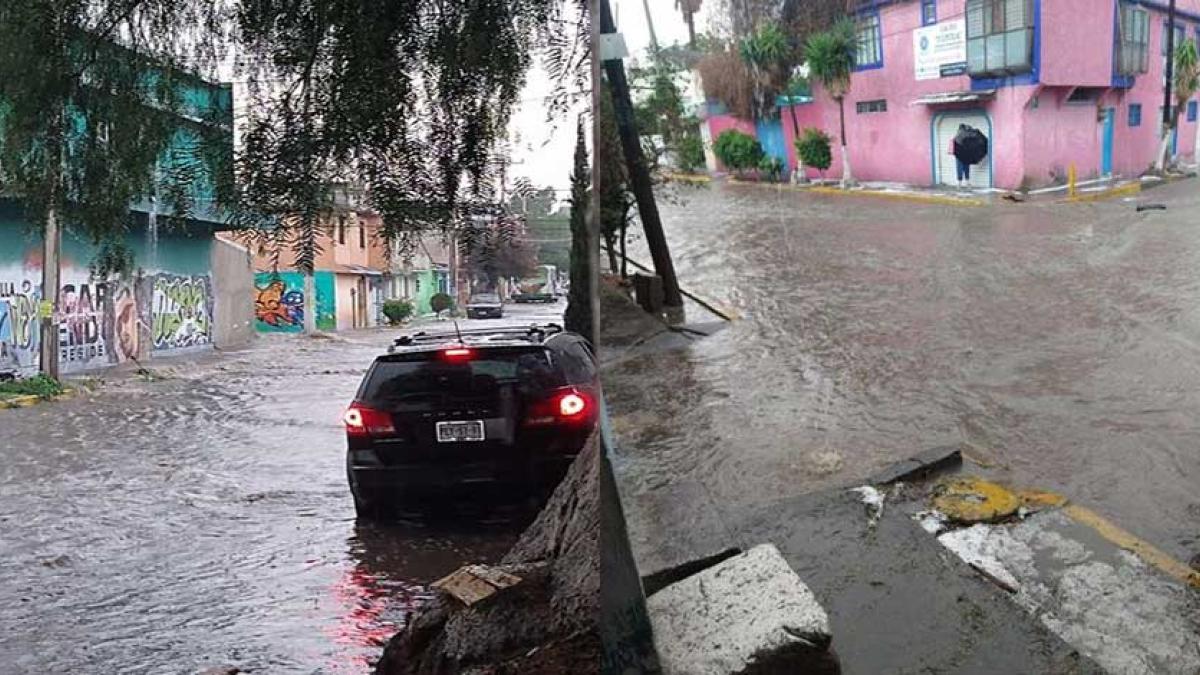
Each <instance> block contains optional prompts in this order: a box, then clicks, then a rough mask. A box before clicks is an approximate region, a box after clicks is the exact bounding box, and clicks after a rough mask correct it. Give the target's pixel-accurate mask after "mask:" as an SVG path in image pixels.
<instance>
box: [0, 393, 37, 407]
mask: <svg viewBox="0 0 1200 675" xmlns="http://www.w3.org/2000/svg"><path fill="white" fill-rule="evenodd" d="M41 400H42V399H40V398H38V397H37V396H34V395H33V394H25V395H23V396H12V397H10V398H5V399H0V408H10V409H11V408H28V407H29V406H31V405H37V404H38V403H39V402H40V401H41Z"/></svg>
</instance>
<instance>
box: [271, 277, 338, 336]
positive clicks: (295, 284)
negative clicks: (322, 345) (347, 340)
mask: <svg viewBox="0 0 1200 675" xmlns="http://www.w3.org/2000/svg"><path fill="white" fill-rule="evenodd" d="M313 282H314V285H315V286H316V292H317V303H316V304H317V329H318V330H324V331H332V330H335V329H336V328H337V318H336V317H337V307H336V293H335V291H334V274H333V273H332V272H321V271H318V272H316V273H315V274H314V275H313ZM254 287H255V291H254V315H255V322H254V323H255V326H256V327H257V328H258V330H260V331H262V332H264V333H299V332H301V331H303V330H304V275H303V274H300V273H299V272H259V273H258V274H256V275H254Z"/></svg>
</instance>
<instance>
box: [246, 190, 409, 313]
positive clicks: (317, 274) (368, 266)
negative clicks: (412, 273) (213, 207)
mask: <svg viewBox="0 0 1200 675" xmlns="http://www.w3.org/2000/svg"><path fill="white" fill-rule="evenodd" d="M379 229H380V217H379V214H377V213H375V212H374V211H373V210H371V209H370V208H369V207H367V206H366V205H365V203H364V202H363V200H362V198H361V195H360V194H358V193H357V192H355V191H352V190H342V191H340V192H339V194H338V196H337V199H336V201H335V206H334V208H333V209H332V210H331V211H330V213H329V214H328V215H326V216H325V217H323V218H322V220H321V222H320V225H319V227H318V235H317V238H316V246H317V248H318V253H317V256H316V260H315V262H314V265H313V269H314V273H313V281H314V290H315V292H316V298H315V303H314V304H315V307H316V313H317V314H316V327H317V329H318V330H323V331H341V330H352V329H356V328H369V327H372V326H377V325H380V324H381V323H383V322H384V319H383V301H384V296H385V291H386V289H385V284H384V274H385V271H386V270H385V269H384V268H383V267H382V266H381V265H380V263H381V262H382V261H383V260H384V257H385V256H384V250H383V249H384V244H383V242H382V239H381V238H380V237H379V236H378V233H379ZM222 237H223V238H226V239H229V240H232V241H238V242H241V243H243V244H244V243H247V242H248V241H249V240H248V239H247V238H246V237H245V236H244V235H240V234H238V233H223V234H222ZM252 253H253V255H254V270H255V291H254V294H255V298H254V302H255V311H256V327H257V328H258V330H260V331H263V332H272V333H295V332H300V331H302V330H304V312H305V311H307V309H308V308H307V305H306V303H305V298H304V275H303V273H301V272H300V271H299V269H298V266H297V264H296V252H295V250H293V249H292V248H291V247H289V246H287V245H283V246H282V247H281V248H280V250H279V251H274V250H272V249H270V248H268V247H266V246H257V247H255V248H254V250H253V251H252Z"/></svg>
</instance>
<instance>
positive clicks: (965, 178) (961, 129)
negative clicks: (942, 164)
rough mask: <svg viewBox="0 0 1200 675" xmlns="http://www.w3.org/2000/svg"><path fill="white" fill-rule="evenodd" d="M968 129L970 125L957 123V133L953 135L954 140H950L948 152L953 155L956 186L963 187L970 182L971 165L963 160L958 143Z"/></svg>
mask: <svg viewBox="0 0 1200 675" xmlns="http://www.w3.org/2000/svg"><path fill="white" fill-rule="evenodd" d="M970 129H971V127H969V126H967V125H965V124H960V125H958V133H957V134H955V135H954V140H952V141H950V154H951V155H954V163H955V173H956V175H957V176H958V187H963V186H964V185H969V184H970V183H971V165H970V164H968V163H967V162H966V161H964V160H963V152H962V148H961V146H960V145H959V141H960V140H961V139H962V138H964V137H965V136H966V134H967V133H968V132H969V131H970Z"/></svg>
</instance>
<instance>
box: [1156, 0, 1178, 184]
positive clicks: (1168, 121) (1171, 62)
mask: <svg viewBox="0 0 1200 675" xmlns="http://www.w3.org/2000/svg"><path fill="white" fill-rule="evenodd" d="M1174 85H1175V0H1171V4H1170V6H1169V7H1168V8H1167V85H1166V86H1165V87H1163V122H1162V124H1163V153H1162V157H1160V158H1159V159H1160V160H1161V161H1162V164H1163V166H1164V167H1166V165H1167V160H1166V158H1167V154H1168V153H1170V152H1171V143H1170V142H1169V141H1168V140H1167V139H1168V138H1170V136H1171V132H1172V128H1171V127H1172V126H1173V123H1174V121H1175V118H1174V116H1173V115H1172V114H1171V93H1172V92H1171V88H1172V87H1173V86H1174Z"/></svg>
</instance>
